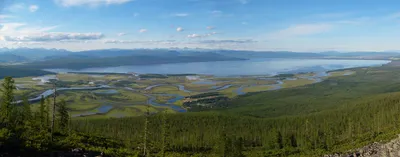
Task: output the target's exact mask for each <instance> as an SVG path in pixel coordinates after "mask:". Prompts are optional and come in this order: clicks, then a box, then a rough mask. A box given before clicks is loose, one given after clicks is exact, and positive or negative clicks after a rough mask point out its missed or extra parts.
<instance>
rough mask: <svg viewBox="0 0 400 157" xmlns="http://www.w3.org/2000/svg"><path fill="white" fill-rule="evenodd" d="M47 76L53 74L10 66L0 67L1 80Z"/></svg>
mask: <svg viewBox="0 0 400 157" xmlns="http://www.w3.org/2000/svg"><path fill="white" fill-rule="evenodd" d="M47 74H53V73H51V72H47V71H43V70H37V69H26V68H14V67H10V66H0V79H2V78H4V77H6V76H11V77H26V76H42V75H47Z"/></svg>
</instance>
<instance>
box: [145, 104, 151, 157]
mask: <svg viewBox="0 0 400 157" xmlns="http://www.w3.org/2000/svg"><path fill="white" fill-rule="evenodd" d="M149 115H150V112H149V105H147V108H146V116H145V121H144V137H143V156H148V155H149V152H148V151H147V149H148V148H147V144H148V143H147V142H148V139H147V138H148V137H147V136H148V132H149V130H148V125H149Z"/></svg>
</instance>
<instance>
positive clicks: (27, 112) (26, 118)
mask: <svg viewBox="0 0 400 157" xmlns="http://www.w3.org/2000/svg"><path fill="white" fill-rule="evenodd" d="M22 116H23V118H22V120H23V123H24V124H29V123H30V122H31V121H32V111H31V104H30V103H29V100H28V98H27V97H24V98H23V108H22Z"/></svg>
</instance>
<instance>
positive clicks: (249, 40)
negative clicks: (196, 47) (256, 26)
mask: <svg viewBox="0 0 400 157" xmlns="http://www.w3.org/2000/svg"><path fill="white" fill-rule="evenodd" d="M255 42H257V41H255V40H251V39H237V40H201V41H199V43H204V44H246V43H255Z"/></svg>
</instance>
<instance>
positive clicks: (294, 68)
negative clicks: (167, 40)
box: [46, 59, 390, 76]
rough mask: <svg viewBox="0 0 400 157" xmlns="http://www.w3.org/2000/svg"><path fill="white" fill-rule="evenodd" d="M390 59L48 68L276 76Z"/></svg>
mask: <svg viewBox="0 0 400 157" xmlns="http://www.w3.org/2000/svg"><path fill="white" fill-rule="evenodd" d="M389 62H390V61H386V60H332V59H250V60H245V61H218V62H196V63H175V64H159V65H146V66H119V67H103V68H87V69H81V70H71V69H46V70H48V71H52V72H99V73H100V72H107V73H127V72H136V73H141V74H143V73H155V74H188V73H190V74H207V75H216V76H231V75H275V74H279V73H296V72H321V71H329V70H337V69H344V68H354V67H367V66H380V65H383V64H387V63H389Z"/></svg>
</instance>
